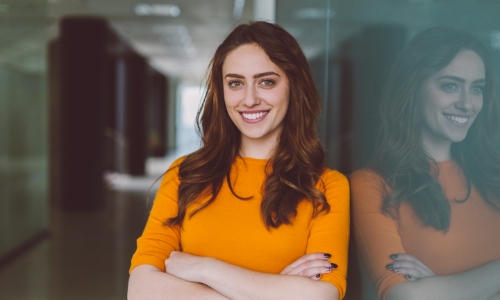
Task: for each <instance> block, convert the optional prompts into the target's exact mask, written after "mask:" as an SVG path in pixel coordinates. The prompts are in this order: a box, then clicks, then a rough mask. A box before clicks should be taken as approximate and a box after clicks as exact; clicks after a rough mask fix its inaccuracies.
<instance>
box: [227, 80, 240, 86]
mask: <svg viewBox="0 0 500 300" xmlns="http://www.w3.org/2000/svg"><path fill="white" fill-rule="evenodd" d="M227 85H229V87H240V86H242V85H243V82H241V81H239V80H231V81H229V82H228V84H227Z"/></svg>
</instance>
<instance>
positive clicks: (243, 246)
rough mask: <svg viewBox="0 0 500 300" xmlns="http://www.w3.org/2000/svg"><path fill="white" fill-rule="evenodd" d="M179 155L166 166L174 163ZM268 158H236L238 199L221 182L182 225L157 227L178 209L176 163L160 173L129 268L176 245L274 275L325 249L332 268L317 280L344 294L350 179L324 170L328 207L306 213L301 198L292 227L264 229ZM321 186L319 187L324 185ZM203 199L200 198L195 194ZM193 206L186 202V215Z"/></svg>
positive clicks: (156, 262) (158, 259)
mask: <svg viewBox="0 0 500 300" xmlns="http://www.w3.org/2000/svg"><path fill="white" fill-rule="evenodd" d="M179 163H180V160H177V161H176V162H174V164H173V165H172V166H177V165H178V164H179ZM266 163H267V160H260V159H252V158H237V159H236V161H235V163H234V164H233V168H232V170H231V180H232V181H233V185H232V186H233V187H234V191H235V192H236V194H237V195H238V196H240V197H249V196H253V198H252V199H250V200H240V199H238V198H236V197H235V196H234V195H233V194H232V193H231V191H230V190H229V187H228V185H227V182H224V183H223V185H222V188H221V190H220V192H219V194H218V196H217V198H216V200H215V201H214V202H213V203H211V204H210V205H209V206H207V207H206V208H205V209H203V210H201V211H200V212H198V213H196V214H195V215H194V216H193V217H192V218H188V217H186V218H185V220H184V222H183V226H182V229H180V228H179V227H178V226H177V227H173V228H172V227H168V226H163V225H162V223H163V222H164V221H165V220H166V219H168V218H170V217H173V216H176V215H177V190H178V186H179V178H178V167H172V168H171V170H170V171H168V172H167V174H166V175H165V177H164V179H163V181H162V184H161V187H160V189H159V191H158V193H157V195H156V199H155V201H154V204H153V208H152V210H151V214H150V216H149V220H148V222H147V224H146V228H145V229H144V233H143V234H142V236H141V237H140V238H139V239H138V240H137V251H136V252H135V254H134V256H133V258H132V265H131V267H130V271H132V269H133V268H135V267H136V266H138V265H141V264H149V265H153V266H155V267H157V268H159V269H161V270H165V265H164V262H165V259H167V258H168V256H169V254H170V252H172V251H174V250H180V249H182V251H184V252H186V253H191V254H194V255H199V256H208V257H213V258H217V259H220V260H222V261H225V262H227V263H230V264H233V265H237V266H240V267H244V268H247V269H250V270H254V271H258V272H264V273H274V274H278V273H279V272H281V270H282V269H284V268H285V267H286V266H287V265H289V264H290V263H292V262H293V261H295V260H297V259H298V258H300V257H301V256H302V255H304V254H307V253H314V252H327V253H330V254H331V255H332V257H331V258H330V261H331V262H334V263H336V264H338V266H339V267H338V269H336V270H333V271H332V272H331V273H330V274H324V275H323V276H322V278H321V280H323V281H326V282H330V283H331V284H333V285H335V286H336V287H337V289H338V290H339V293H340V295H341V296H343V295H344V293H345V288H346V274H347V247H348V239H349V185H348V182H347V179H346V178H345V177H344V175H342V174H340V173H339V172H337V171H331V170H326V171H325V172H324V173H323V175H322V176H321V179H322V181H323V182H324V184H325V187H326V190H325V191H324V193H325V196H326V199H327V201H328V203H329V204H330V212H329V213H327V214H325V213H323V214H320V215H319V216H318V217H316V218H314V219H311V216H312V212H313V210H312V205H311V204H310V203H309V202H308V201H302V202H301V203H299V205H298V206H297V216H296V217H295V219H294V220H293V224H292V225H282V226H280V227H279V228H278V229H271V230H267V229H266V227H265V226H264V223H263V221H262V218H261V213H260V203H261V201H262V195H261V193H260V191H261V188H262V184H263V182H264V181H265V171H264V168H265V165H266ZM321 187H322V185H321V184H318V185H317V188H318V189H320V190H322V188H321ZM200 200H201V201H200V202H201V203H202V202H203V201H204V200H205V199H203V198H200ZM196 207H197V205H191V206H189V207H188V210H187V213H186V216H188V215H189V214H190V212H192V211H193V210H194V209H195V208H196Z"/></svg>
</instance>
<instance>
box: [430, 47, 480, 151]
mask: <svg viewBox="0 0 500 300" xmlns="http://www.w3.org/2000/svg"><path fill="white" fill-rule="evenodd" d="M484 85H485V68H484V63H483V61H482V59H481V58H480V57H479V55H477V54H476V53H475V52H473V51H470V50H462V51H460V52H459V53H458V54H457V56H455V58H454V59H453V60H452V61H451V63H450V64H449V65H448V66H446V67H445V68H444V69H442V70H441V71H439V72H437V73H436V74H434V75H432V76H431V77H430V78H429V79H428V80H427V81H426V82H425V83H424V85H423V91H422V95H421V96H422V99H421V100H422V101H423V128H422V140H423V143H424V146H425V147H426V148H427V149H429V150H431V152H432V151H434V150H436V151H438V149H439V148H442V147H448V148H449V147H450V146H451V143H454V142H461V141H463V140H464V139H465V137H466V135H467V131H468V130H469V128H470V127H471V125H472V123H474V120H475V119H476V117H477V115H478V114H479V112H480V111H481V109H482V108H483V88H484Z"/></svg>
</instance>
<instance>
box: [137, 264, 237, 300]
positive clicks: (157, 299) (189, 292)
mask: <svg viewBox="0 0 500 300" xmlns="http://www.w3.org/2000/svg"><path fill="white" fill-rule="evenodd" d="M127 298H128V299H129V300H136V299H137V300H150V299H151V300H170V299H206V300H211V299H213V300H227V298H226V297H224V296H222V295H221V294H220V293H218V292H216V291H214V290H213V289H212V288H210V287H208V286H206V285H203V284H200V283H196V282H190V281H186V280H183V279H180V278H178V277H175V276H173V275H170V274H166V273H164V272H162V271H161V270H159V269H158V268H156V267H153V266H150V265H140V266H138V267H136V268H135V269H134V270H133V271H132V273H131V274H130V279H129V284H128V293H127Z"/></svg>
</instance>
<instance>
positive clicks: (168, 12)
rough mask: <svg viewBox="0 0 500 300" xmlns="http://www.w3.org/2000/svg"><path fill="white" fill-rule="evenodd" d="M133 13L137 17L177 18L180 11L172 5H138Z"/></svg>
mask: <svg viewBox="0 0 500 300" xmlns="http://www.w3.org/2000/svg"><path fill="white" fill-rule="evenodd" d="M134 12H135V14H136V15H137V16H162V17H178V16H179V15H180V14H181V9H180V8H179V7H178V6H177V5H174V4H144V3H139V4H137V5H136V6H135V8H134Z"/></svg>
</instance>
